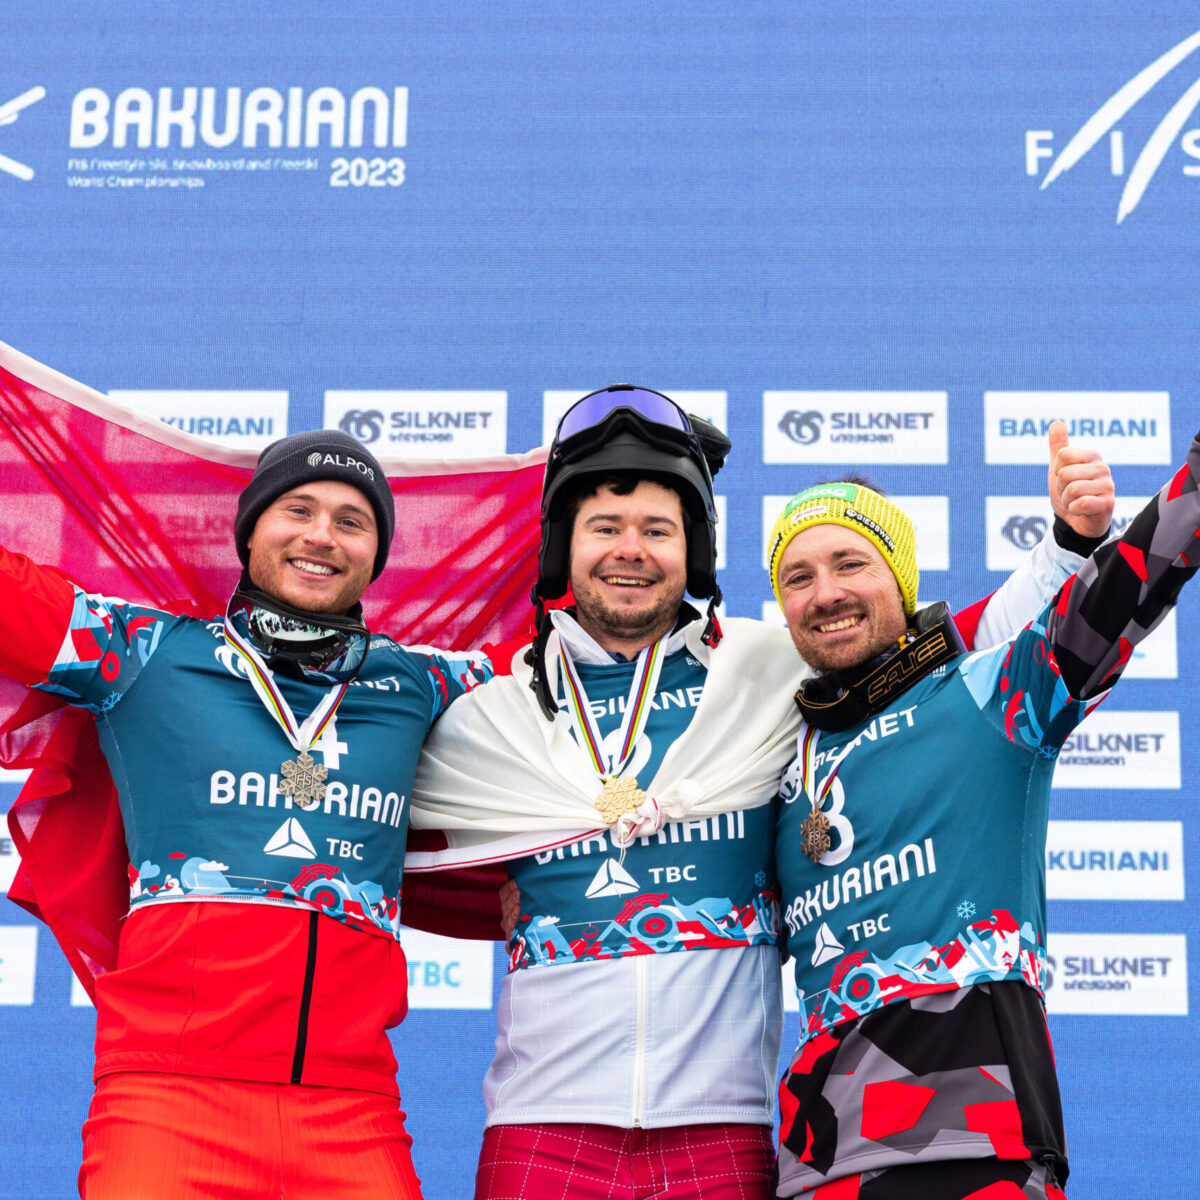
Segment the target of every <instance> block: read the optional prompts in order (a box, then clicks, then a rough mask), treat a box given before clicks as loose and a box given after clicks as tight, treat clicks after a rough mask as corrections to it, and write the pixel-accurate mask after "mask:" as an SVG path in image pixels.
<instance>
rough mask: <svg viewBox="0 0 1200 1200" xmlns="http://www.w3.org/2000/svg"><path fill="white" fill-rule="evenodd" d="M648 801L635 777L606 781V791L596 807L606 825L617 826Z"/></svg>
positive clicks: (597, 801)
mask: <svg viewBox="0 0 1200 1200" xmlns="http://www.w3.org/2000/svg"><path fill="white" fill-rule="evenodd" d="M645 799H646V793H645V792H643V791H642V789H641V788H640V787H638V781H637V779H636V778H635V777H634V776H632V775H631V776H630V777H629V778H628V779H612V778H609V779H606V780H605V781H604V791H602V792H601V793H600V795H599V796H597V797H596V807H597V808H598V809H599V810H600V815H601V816H602V817H603V818H604V823H605V824H606V825H615V824H616V823H617V822H618V821H619V820H620V819H621V818H622V817H623V816H624V815H625V814H626V813H631V812H633V811H634V809H636V808H638V807H639V806H640V805H641V804H642V802H643V801H644V800H645Z"/></svg>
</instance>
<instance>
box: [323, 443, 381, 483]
mask: <svg viewBox="0 0 1200 1200" xmlns="http://www.w3.org/2000/svg"><path fill="white" fill-rule="evenodd" d="M308 465H309V466H310V467H344V468H346V469H348V470H351V471H357V472H358V473H359V474H360V475H365V476H366V477H367V478H368V479H374V478H375V468H374V467H369V466H367V464H366V463H365V462H359V461H358V459H357V458H350V457H349V456H348V455H344V454H322V453H321V452H320V451H319V450H314V451H313V452H312V454H310V455H309V456H308Z"/></svg>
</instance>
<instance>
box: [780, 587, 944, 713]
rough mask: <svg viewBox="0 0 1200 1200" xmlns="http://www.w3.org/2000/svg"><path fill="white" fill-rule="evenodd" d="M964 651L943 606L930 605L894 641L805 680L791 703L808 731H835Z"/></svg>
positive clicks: (886, 702)
mask: <svg viewBox="0 0 1200 1200" xmlns="http://www.w3.org/2000/svg"><path fill="white" fill-rule="evenodd" d="M965 650H966V647H965V646H964V645H963V641H962V638H961V637H960V636H959V633H958V628H957V626H956V625H955V624H954V618H953V617H951V616H950V614H949V612H948V611H947V608H946V606H945V604H931V605H930V606H929V607H928V608H923V609H921V611H920V612H919V613H917V615H916V616H915V617H914V618H913V627H912V628H911V629H909V630H908V631H906V632H905V634H904V636H903V637H901V638H900V640H899V641H898V642H896V644H895V645H893V646H889V647H888V648H887V649H886V650H884V651H882V652H881V653H880V654H877V655H875V656H874V657H873V658H869V659H867V661H866V662H863V663H859V664H858V665H857V666H855V667H847V668H846V669H845V670H841V671H826V672H824V673H822V674H820V675H816V676H814V677H813V678H812V679H807V680H805V681H804V683H802V684H801V685H800V690H799V691H798V692H797V693H796V704H797V705H798V706H799V708H800V712H801V714H802V715H803V716H804V719H805V720H806V721H807V722H808V723H809V724H810V725H811V726H813V728H814V729H820V730H823V731H824V732H826V733H841V732H842V731H843V730H846V729H851V728H853V727H854V726H855V725H860V724H861V723H862V722H863V721H866V720H869V719H870V718H871V717H873V716H874V715H875V714H876V713H877V712H882V711H883V709H885V708H886V707H887V706H888V705H889V704H891V702H892V701H893V700H895V698H896V697H897V696H900V695H902V694H903V693H904V692H906V691H908V689H909V688H910V687H912V685H913V684H914V683H916V682H917V680H918V679H923V678H924V677H925V676H926V675H928V674H929V672H930V671H932V670H933V669H934V668H935V667H938V666H940V665H941V664H942V663H947V662H949V661H950V660H951V659H953V658H957V657H958V656H959V655H960V654H962V653H964V651H965Z"/></svg>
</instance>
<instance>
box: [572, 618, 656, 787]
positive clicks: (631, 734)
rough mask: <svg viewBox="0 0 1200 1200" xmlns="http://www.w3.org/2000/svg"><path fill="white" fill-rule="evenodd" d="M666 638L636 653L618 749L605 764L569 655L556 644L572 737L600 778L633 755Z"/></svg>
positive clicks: (617, 769)
mask: <svg viewBox="0 0 1200 1200" xmlns="http://www.w3.org/2000/svg"><path fill="white" fill-rule="evenodd" d="M668 636H670V635H668ZM666 641H667V639H666V638H665V637H664V638H660V639H659V640H658V641H657V642H655V643H654V644H653V645H650V646H647V647H646V648H645V649H644V650H643V651H642V652H641V653H640V654H639V655H638V658H637V666H636V667H635V668H634V671H633V679H632V680H631V681H630V683H629V695H628V696H627V697H626V699H625V716H624V718H623V719H622V724H621V729H620V734H621V740H620V749H619V750H618V751H617V753H616V755H615V756H614V757H613V758H612V759H611V760H610V761H609V762H608V763H606V762H605V755H604V752H603V750H602V749H601V742H602V739H601V737H600V730H599V729H598V728H597V726H596V722H595V720H594V719H593V717H592V712H591V709H590V708H589V707H588V697H587V692H586V691H585V690H584V687H583V683H582V682H581V680H580V678H579V675H578V674H577V673H576V671H575V666H574V664H573V663H572V662H571V656H570V655H569V654H568V653H567V651H566V648H565V647H564V646H563V645H562V643H561V642H560V643H559V647H558V659H559V662H560V664H561V669H562V675H563V679H564V681H565V686H564V691H565V692H566V699H567V711H568V712H569V713H570V715H571V721H572V723H573V724H574V726H575V737H576V740H577V741H578V742H579V744H580V745H581V746H582V747H583V748H584V750H585V751H586V752H587V755H588V757H589V758H590V759H591V762H592V769H593V770H594V771H595V772H596V774H597V775H598V776H599V777H600V779H601V780H608V779H615V778H616V777H617V776H618V775H620V774H621V772H622V771H623V770H624V769H625V764H626V763H627V762H628V761H629V760H630V759H631V758H632V757H633V750H634V747H635V746H636V745H637V740H638V738H640V737H641V736H642V730H643V729H645V728H646V722H647V721H648V720H649V718H650V708H651V704H652V702H653V700H654V694H655V692H656V691H657V690H658V677H659V675H660V674H661V672H662V663H663V646H664V645H665V644H666Z"/></svg>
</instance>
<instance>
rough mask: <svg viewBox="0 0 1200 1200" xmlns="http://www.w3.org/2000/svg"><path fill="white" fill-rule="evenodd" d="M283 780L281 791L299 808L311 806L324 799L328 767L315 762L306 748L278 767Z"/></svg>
mask: <svg viewBox="0 0 1200 1200" xmlns="http://www.w3.org/2000/svg"><path fill="white" fill-rule="evenodd" d="M279 774H280V776H281V778H282V780H283V787H282V789H281V790H282V792H283V794H284V795H285V796H287V797H289V798H290V799H291V801H292V803H293V804H295V805H297V806H298V807H299V808H312V807H313V805H315V804H319V803H320V802H321V801H322V800H324V799H325V779H326V777H327V776H328V775H329V768H328V767H326V766H323V765H322V764H321V763H319V762H317V761H316V759H314V758H313V756H312V755H311V754H309V752H308V751H307V750H302V751H301V752H300V757H299V758H297V759H296V761H295V762H292V761H291V759H288V761H287V762H285V763H283V764H282V765H281V766H280V768H279Z"/></svg>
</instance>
